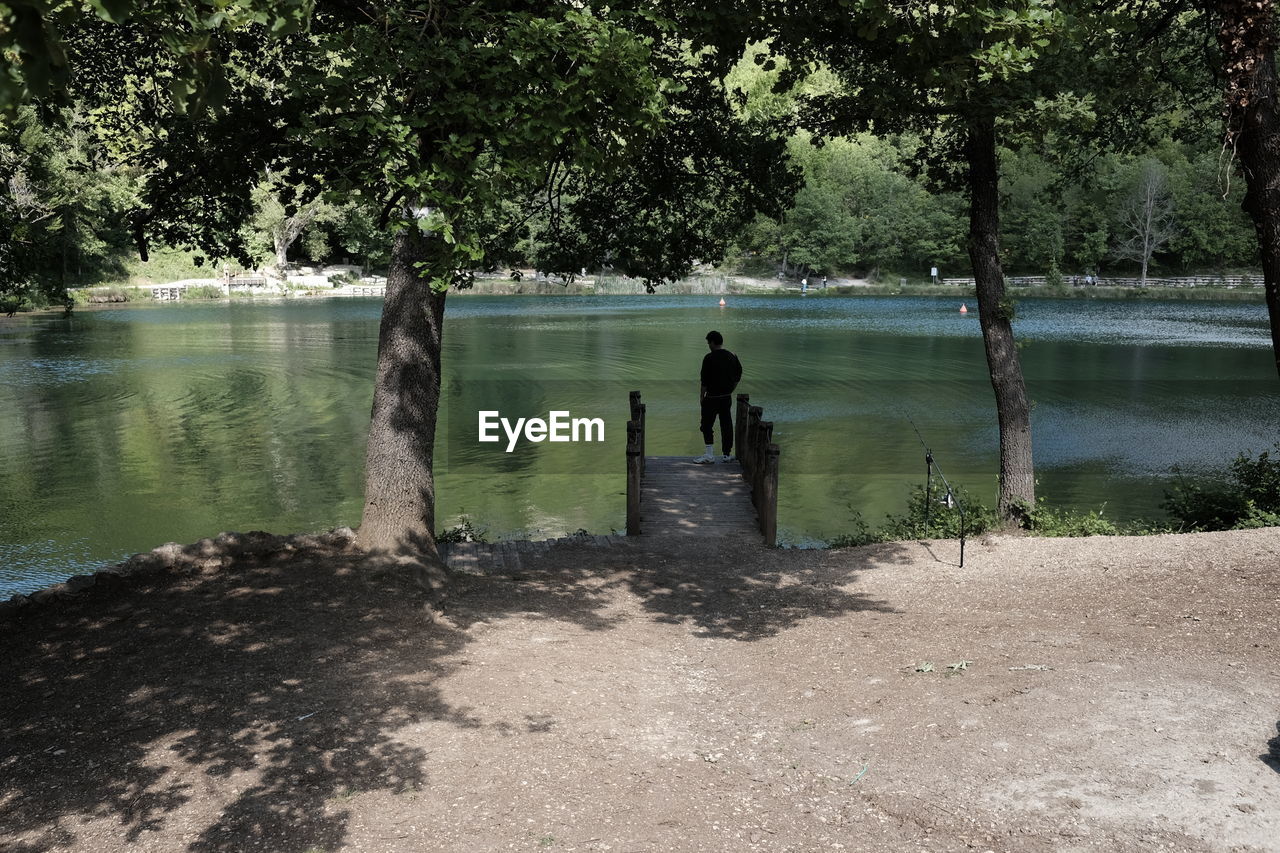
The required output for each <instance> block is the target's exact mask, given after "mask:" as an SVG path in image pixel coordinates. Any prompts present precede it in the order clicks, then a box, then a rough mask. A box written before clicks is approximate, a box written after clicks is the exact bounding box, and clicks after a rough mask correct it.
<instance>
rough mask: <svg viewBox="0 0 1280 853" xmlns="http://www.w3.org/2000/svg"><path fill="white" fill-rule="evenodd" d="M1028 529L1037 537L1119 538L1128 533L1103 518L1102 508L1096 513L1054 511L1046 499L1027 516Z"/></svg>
mask: <svg viewBox="0 0 1280 853" xmlns="http://www.w3.org/2000/svg"><path fill="white" fill-rule="evenodd" d="M1104 508H1105V506H1104ZM1026 529H1027V530H1029V531H1031V532H1032V533H1035V534H1036V535H1037V536H1119V535H1121V534H1123V533H1126V532H1128V531H1127V530H1122V529H1121V528H1120V526H1119V525H1117V524H1116V523H1115V522H1113V521H1110V520H1109V519H1107V518H1105V517H1103V515H1102V508H1099V509H1098V510H1097V511H1096V512H1090V511H1085V512H1075V511H1072V510H1068V509H1053V508H1052V507H1048V506H1046V505H1045V503H1044V498H1041V499H1039V500H1038V501H1036V505H1035V508H1034V509H1032V510H1031V512H1030V513H1028V514H1027V524H1026Z"/></svg>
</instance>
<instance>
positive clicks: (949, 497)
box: [902, 411, 965, 569]
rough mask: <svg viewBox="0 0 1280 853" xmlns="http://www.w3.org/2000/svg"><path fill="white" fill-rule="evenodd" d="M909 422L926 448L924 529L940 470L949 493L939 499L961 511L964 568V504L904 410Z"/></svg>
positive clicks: (961, 561) (927, 530) (926, 524)
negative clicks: (935, 481) (934, 481)
mask: <svg viewBox="0 0 1280 853" xmlns="http://www.w3.org/2000/svg"><path fill="white" fill-rule="evenodd" d="M902 414H903V416H904V417H906V419H907V423H909V424H911V429H912V430H913V431H914V432H915V434H916V439H917V440H918V441H919V442H920V446H921V447H923V448H924V465H925V481H924V529H925V533H928V532H929V505H930V503H931V502H932V497H931V496H932V494H933V472H934V471H935V470H936V471H937V472H938V478H939V479H941V480H942V485H944V486H946V487H947V494H946V495H945V496H944V497H943V498H942V499H941V500H940V501H939V503H941V504H942V505H943V506H945V507H946V508H947V509H958V510H959V511H960V568H962V569H963V568H964V540H965V535H964V534H965V524H964V504H963V503H962V502H961V501H960V499H959V498H958V497H956V493H955V490H954V489H952V488H951V483H950V481H948V480H947V475H946V474H944V473H942V468H941V467H940V466H939V465H938V463H937V462H935V461H933V451H932V450H930V449H929V445H928V443H926V442H925V440H924V436H923V435H921V434H920V428H919V427H918V426H916V422H915V421H914V420H912V418H911V415H910V414H908V413H907V412H906V411H903V413H902Z"/></svg>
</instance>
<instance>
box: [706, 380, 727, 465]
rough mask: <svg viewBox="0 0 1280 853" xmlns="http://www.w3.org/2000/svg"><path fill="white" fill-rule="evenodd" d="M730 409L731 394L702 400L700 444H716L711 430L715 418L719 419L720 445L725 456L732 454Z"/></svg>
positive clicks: (713, 432)
mask: <svg viewBox="0 0 1280 853" xmlns="http://www.w3.org/2000/svg"><path fill="white" fill-rule="evenodd" d="M732 407H733V395H732V394H726V395H724V396H723V397H703V398H702V442H703V443H704V444H715V443H716V434H715V431H714V429H713V428H714V427H715V423H716V418H717V417H719V418H720V445H721V446H722V447H723V448H724V455H725V456H730V455H732V454H733V415H732V414H731V410H732Z"/></svg>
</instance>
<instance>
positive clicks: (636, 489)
mask: <svg viewBox="0 0 1280 853" xmlns="http://www.w3.org/2000/svg"><path fill="white" fill-rule="evenodd" d="M643 462H644V458H643V457H642V456H641V453H640V422H639V421H627V535H628V536H639V535H640V481H641V477H642V476H643V473H642V472H643V468H642V464H643Z"/></svg>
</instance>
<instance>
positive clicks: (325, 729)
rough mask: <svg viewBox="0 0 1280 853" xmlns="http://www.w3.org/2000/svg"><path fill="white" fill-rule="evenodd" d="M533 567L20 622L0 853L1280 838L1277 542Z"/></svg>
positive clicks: (232, 586)
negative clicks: (434, 598) (436, 608)
mask: <svg viewBox="0 0 1280 853" xmlns="http://www.w3.org/2000/svg"><path fill="white" fill-rule="evenodd" d="M516 550H517V553H518V554H519V559H518V560H512V561H509V562H507V563H504V567H505V571H502V573H500V574H490V575H483V576H481V575H471V574H462V575H459V576H458V577H457V578H456V580H455V585H454V588H453V589H452V591H451V594H450V597H449V598H448V599H447V600H446V605H445V615H446V617H447V618H446V619H444V620H437V621H433V620H431V619H429V618H427V615H426V614H425V613H424V610H423V608H422V607H421V606H420V604H419V603H417V600H416V599H415V596H414V595H413V594H411V593H410V592H409V591H408V590H407V589H406V588H404V587H402V586H401V585H399V584H398V583H397V582H396V581H394V580H393V579H392V578H389V577H386V576H382V575H379V574H376V573H372V572H369V571H367V570H365V569H364V568H363V567H362V565H361V563H360V562H359V559H358V555H355V554H352V553H350V552H345V551H341V550H338V549H334V550H332V551H331V552H324V551H323V550H317V551H312V552H300V553H299V554H296V555H294V556H292V557H287V558H278V559H273V558H270V557H261V558H253V559H250V558H245V559H242V560H240V561H239V562H237V563H236V564H235V565H233V566H231V567H226V568H221V569H215V568H212V567H211V568H209V569H208V570H206V571H203V572H196V573H189V574H181V575H172V574H171V575H165V576H160V577H156V578H154V579H152V580H150V581H147V582H146V583H144V584H142V585H141V586H139V587H136V588H131V589H121V590H116V591H114V592H111V591H107V590H103V589H94V590H92V591H91V592H90V593H89V594H86V595H84V596H81V597H77V598H75V599H73V600H71V601H68V602H63V603H60V604H58V605H57V606H49V607H43V608H36V609H29V610H27V611H24V612H23V613H22V614H21V615H19V616H15V617H13V618H10V619H8V620H6V621H0V660H3V661H4V664H3V673H4V678H3V682H2V686H0V712H2V714H3V720H2V725H3V728H2V734H0V850H3V851H5V853H30V852H31V851H37V850H73V851H108V850H190V851H247V850H273V851H288V852H289V853H314V851H337V850H369V851H411V850H441V851H492V850H530V851H542V850H552V851H559V850H578V851H605V850H611V851H658V850H680V851H701V850H706V851H753V850H760V851H797V853H798V851H815V850H868V851H870V850H876V851H881V850H913V849H919V850H967V849H975V850H979V851H983V850H992V851H1050V850H1052V851H1077V850H1078V851H1084V850H1105V851H1125V850H1175V851H1202V850H1205V851H1208V850H1212V851H1236V850H1240V851H1252V850H1280V737H1278V736H1277V721H1278V720H1280V659H1278V657H1277V642H1278V641H1277V627H1278V621H1280V617H1278V615H1277V614H1280V529H1268V530H1259V531H1249V532H1239V533H1222V534H1201V535H1187V536H1165V537H1145V538H1094V539H1076V540H1070V539H1057V540H1053V539H1034V538H1018V537H1010V538H994V539H987V540H984V541H982V542H979V543H971V547H970V551H969V554H968V556H967V560H966V566H965V568H964V569H963V570H961V569H959V568H957V567H956V565H955V562H956V556H957V554H956V551H957V548H956V543H954V542H930V543H916V542H911V543H897V544H890V545H882V546H873V547H869V548H860V549H849V550H843V551H822V552H817V551H814V552H802V551H767V550H764V549H759V548H752V547H739V548H734V547H727V548H726V547H723V546H717V545H716V544H715V543H710V542H695V543H689V542H681V543H679V544H678V545H672V546H670V547H669V549H668V550H664V549H663V548H661V547H657V546H653V545H650V544H646V545H643V546H640V545H637V544H635V543H631V542H623V543H610V542H595V541H591V542H572V541H570V542H561V543H557V544H555V545H553V546H550V547H546V548H527V549H516ZM1273 753H1274V754H1273Z"/></svg>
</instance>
